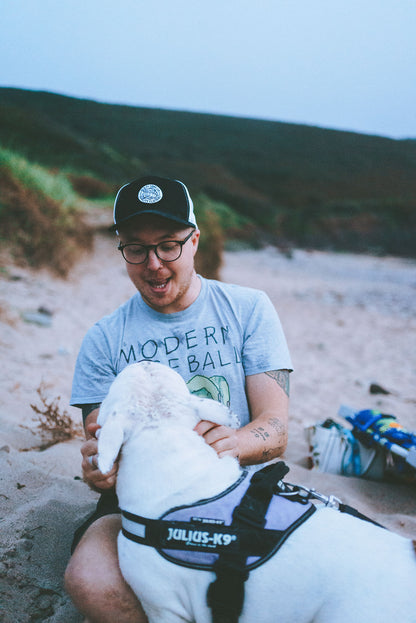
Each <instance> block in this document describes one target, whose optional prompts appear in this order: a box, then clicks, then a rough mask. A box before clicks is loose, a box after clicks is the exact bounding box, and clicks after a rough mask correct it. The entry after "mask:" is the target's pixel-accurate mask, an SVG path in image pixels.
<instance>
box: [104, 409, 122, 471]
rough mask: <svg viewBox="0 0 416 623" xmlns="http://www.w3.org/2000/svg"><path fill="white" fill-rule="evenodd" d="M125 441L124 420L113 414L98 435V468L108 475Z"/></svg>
mask: <svg viewBox="0 0 416 623" xmlns="http://www.w3.org/2000/svg"><path fill="white" fill-rule="evenodd" d="M123 441H124V428H123V420H122V418H120V417H117V416H116V414H111V415H110V416H109V417H107V419H106V420H105V422H104V425H103V427H102V428H101V429H100V430H99V435H98V468H99V470H100V472H101V473H103V474H107V473H108V472H109V471H110V470H111V468H112V467H113V465H114V461H115V460H116V458H117V456H118V453H119V452H120V448H121V446H122V444H123Z"/></svg>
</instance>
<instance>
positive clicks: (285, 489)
mask: <svg viewBox="0 0 416 623" xmlns="http://www.w3.org/2000/svg"><path fill="white" fill-rule="evenodd" d="M277 486H278V487H279V488H280V489H281V491H280V495H283V496H291V495H293V496H294V495H299V496H300V497H303V498H305V499H306V500H309V499H311V498H314V499H316V500H319V501H320V502H322V503H323V504H325V506H328V507H329V508H334V509H336V510H339V507H340V504H342V501H341V500H340V499H339V498H337V497H335V495H324V494H323V493H319V492H318V491H317V490H316V489H314V488H313V487H311V488H309V487H305V486H303V485H292V484H291V483H290V482H285V483H283V482H282V481H280V482H278V483H277Z"/></svg>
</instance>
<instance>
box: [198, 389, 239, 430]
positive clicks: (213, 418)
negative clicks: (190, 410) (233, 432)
mask: <svg viewBox="0 0 416 623" xmlns="http://www.w3.org/2000/svg"><path fill="white" fill-rule="evenodd" d="M192 405H193V407H194V409H195V413H196V416H197V418H198V421H199V420H208V421H209V422H214V424H221V425H223V426H230V427H231V428H239V427H240V419H239V417H238V416H237V415H236V414H235V413H233V412H232V411H231V409H229V408H228V407H226V406H225V405H223V404H222V403H221V402H217V401H216V400H212V399H211V398H198V397H197V396H192Z"/></svg>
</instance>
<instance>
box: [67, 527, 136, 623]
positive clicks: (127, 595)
mask: <svg viewBox="0 0 416 623" xmlns="http://www.w3.org/2000/svg"><path fill="white" fill-rule="evenodd" d="M120 523H121V522H120V515H106V516H104V517H101V518H100V519H97V521H95V522H94V523H93V524H92V525H91V526H90V527H89V528H88V530H87V531H86V532H85V534H84V535H83V537H82V538H81V540H80V542H79V543H78V545H77V547H76V548H75V551H74V553H73V554H72V557H71V559H70V561H69V563H68V567H67V569H66V573H65V588H66V591H67V592H68V594H69V595H70V597H71V599H72V601H73V602H74V605H75V607H76V608H77V609H78V610H79V611H80V612H81V613H82V614H83V615H84V616H85V617H86V618H87V620H88V622H89V623H114V621H117V623H145V622H146V621H147V619H146V616H145V614H144V612H143V609H142V607H141V606H140V603H139V601H138V600H137V597H136V596H135V595H134V593H133V591H132V590H131V589H130V587H129V586H128V585H127V584H126V582H125V581H124V579H123V576H122V575H121V571H120V568H119V565H118V557H117V535H118V533H119V530H120Z"/></svg>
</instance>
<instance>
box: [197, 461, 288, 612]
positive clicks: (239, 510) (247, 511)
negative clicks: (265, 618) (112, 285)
mask: <svg viewBox="0 0 416 623" xmlns="http://www.w3.org/2000/svg"><path fill="white" fill-rule="evenodd" d="M288 471H289V468H288V467H287V466H286V465H285V463H283V461H279V463H274V464H273V465H268V466H267V467H265V468H263V469H262V470H260V471H258V472H256V473H255V474H254V475H253V476H252V478H251V481H250V485H249V487H248V489H247V491H246V493H245V495H244V496H243V498H242V500H241V502H240V504H239V505H238V506H236V508H235V509H234V512H233V520H232V523H231V527H232V528H235V529H238V530H243V529H244V527H246V528H247V526H249V527H250V528H251V535H252V536H253V529H254V530H262V529H263V528H264V525H265V522H266V519H265V515H266V513H267V509H268V507H269V504H270V501H271V499H272V496H273V494H274V490H275V487H276V484H277V483H278V481H280V480H281V479H282V478H283V477H284V476H285V475H286V474H287V473H288ZM247 556H248V551H247V549H246V548H243V547H239V548H236V547H234V545H232V546H231V547H230V548H229V549H227V550H225V551H223V552H221V553H220V555H219V557H218V559H217V561H216V562H215V563H214V566H213V570H214V571H215V574H216V579H215V580H214V582H212V583H211V584H210V585H209V587H208V593H207V603H208V606H209V607H210V608H211V611H212V620H213V623H237V622H238V619H239V616H240V614H241V612H242V609H243V603H244V582H245V581H246V580H247V578H248V575H249V572H248V570H247V568H246V560H247Z"/></svg>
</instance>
